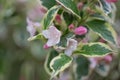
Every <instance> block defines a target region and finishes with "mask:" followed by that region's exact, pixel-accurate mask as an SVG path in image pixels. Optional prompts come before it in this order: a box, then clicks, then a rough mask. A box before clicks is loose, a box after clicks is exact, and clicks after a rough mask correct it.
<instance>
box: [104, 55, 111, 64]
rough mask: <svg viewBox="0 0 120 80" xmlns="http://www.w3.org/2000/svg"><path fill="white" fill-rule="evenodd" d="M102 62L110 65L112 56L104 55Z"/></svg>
mask: <svg viewBox="0 0 120 80" xmlns="http://www.w3.org/2000/svg"><path fill="white" fill-rule="evenodd" d="M104 60H105V61H106V63H110V62H111V61H112V55H106V56H105V57H104Z"/></svg>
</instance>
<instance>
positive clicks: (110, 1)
mask: <svg viewBox="0 0 120 80" xmlns="http://www.w3.org/2000/svg"><path fill="white" fill-rule="evenodd" d="M106 1H107V2H108V3H112V2H113V3H114V2H117V1H118V0H106Z"/></svg>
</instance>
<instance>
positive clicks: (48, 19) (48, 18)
mask: <svg viewBox="0 0 120 80" xmlns="http://www.w3.org/2000/svg"><path fill="white" fill-rule="evenodd" d="M59 9H60V6H53V7H52V8H50V9H49V10H48V12H47V13H46V14H45V16H44V18H43V21H42V26H43V28H44V29H46V28H48V27H49V26H50V25H51V23H52V22H53V20H54V18H55V16H56V15H57V12H58V10H59Z"/></svg>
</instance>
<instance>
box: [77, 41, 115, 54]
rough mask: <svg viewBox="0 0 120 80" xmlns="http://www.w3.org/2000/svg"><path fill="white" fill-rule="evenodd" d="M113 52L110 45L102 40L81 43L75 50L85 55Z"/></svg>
mask: <svg viewBox="0 0 120 80" xmlns="http://www.w3.org/2000/svg"><path fill="white" fill-rule="evenodd" d="M111 52H113V51H112V50H111V48H110V47H109V46H108V45H106V44H104V43H100V42H96V43H87V44H83V45H79V46H78V48H77V49H76V51H75V53H78V54H82V55H85V56H104V55H107V54H108V53H111Z"/></svg>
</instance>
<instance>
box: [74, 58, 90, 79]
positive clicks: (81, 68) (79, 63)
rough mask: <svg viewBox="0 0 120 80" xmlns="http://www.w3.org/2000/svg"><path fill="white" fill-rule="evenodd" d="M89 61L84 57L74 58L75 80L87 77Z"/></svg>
mask: <svg viewBox="0 0 120 80" xmlns="http://www.w3.org/2000/svg"><path fill="white" fill-rule="evenodd" d="M89 64H90V62H89V60H88V59H87V58H86V57H84V56H78V57H77V58H76V65H75V67H74V70H75V73H74V75H75V80H81V78H82V76H86V75H88V72H89Z"/></svg>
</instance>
